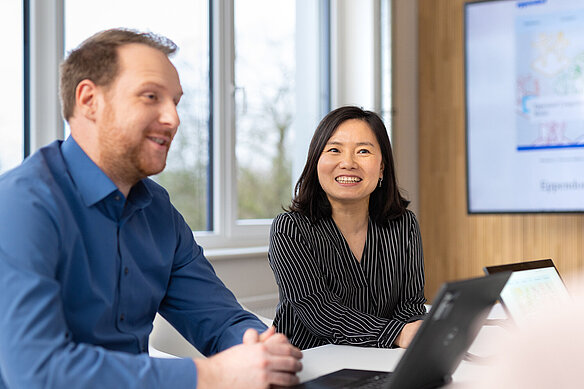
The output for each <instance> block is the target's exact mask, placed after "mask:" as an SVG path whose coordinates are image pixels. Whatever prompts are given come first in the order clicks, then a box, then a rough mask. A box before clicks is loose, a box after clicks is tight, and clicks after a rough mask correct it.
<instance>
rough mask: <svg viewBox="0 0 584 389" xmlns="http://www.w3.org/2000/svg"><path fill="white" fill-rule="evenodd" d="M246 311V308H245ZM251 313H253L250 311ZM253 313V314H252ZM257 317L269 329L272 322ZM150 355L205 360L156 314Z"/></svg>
mask: <svg viewBox="0 0 584 389" xmlns="http://www.w3.org/2000/svg"><path fill="white" fill-rule="evenodd" d="M244 309H245V307H244ZM250 312H251V311H250ZM252 313H253V312H252ZM256 316H257V317H258V318H259V319H260V320H261V321H262V322H263V323H264V324H265V325H267V326H268V327H269V326H271V325H272V320H271V319H268V318H267V317H263V316H260V315H257V314H256ZM148 343H149V349H150V355H151V356H153V357H161V358H175V357H179V358H204V355H203V354H201V353H200V352H199V350H197V349H196V348H195V346H193V345H192V344H190V343H189V342H188V341H187V340H186V339H185V338H184V337H183V336H182V335H181V334H180V333H179V332H178V331H177V330H176V329H175V328H174V327H173V326H172V325H171V324H170V323H169V322H168V321H166V319H164V318H163V317H162V316H160V315H159V314H156V317H155V318H154V323H153V329H152V332H151V333H150V338H149V342H148Z"/></svg>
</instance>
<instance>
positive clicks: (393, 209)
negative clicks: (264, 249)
mask: <svg viewBox="0 0 584 389" xmlns="http://www.w3.org/2000/svg"><path fill="white" fill-rule="evenodd" d="M408 203H409V202H408V201H407V200H405V199H404V198H403V197H402V196H401V195H400V192H399V189H398V187H397V182H396V179H395V172H394V164H393V156H392V152H391V145H390V142H389V138H388V136H387V131H386V129H385V126H384V125H383V122H382V121H381V119H380V118H379V116H378V115H377V114H375V113H373V112H370V111H363V110H362V109H360V108H357V107H342V108H338V109H336V110H334V111H332V112H330V113H329V114H328V115H327V116H326V117H325V118H324V119H323V120H322V121H321V122H320V124H319V125H318V128H317V129H316V132H315V133H314V136H313V138H312V141H311V143H310V148H309V151H308V157H307V161H306V165H305V167H304V171H303V172H302V174H301V176H300V178H299V180H298V183H297V184H296V188H295V196H294V198H293V200H292V204H291V206H290V209H289V211H288V212H286V213H282V214H280V215H279V216H277V217H276V218H275V219H274V222H273V224H272V229H271V233H270V249H269V254H268V256H269V261H270V266H271V267H272V270H273V271H274V275H275V278H276V282H277V283H278V287H279V291H280V303H279V304H278V308H277V310H276V316H275V319H274V325H275V326H276V329H277V331H278V332H282V333H284V334H285V335H286V336H287V337H288V338H289V339H290V341H291V342H292V344H294V345H295V346H297V347H299V348H301V349H306V348H311V347H315V346H319V345H323V344H328V343H334V344H351V345H359V346H372V347H392V346H398V347H407V346H408V344H409V343H410V341H411V339H412V338H413V336H414V334H415V332H416V330H417V329H418V327H419V325H420V321H419V320H418V319H420V318H421V317H423V315H424V314H425V312H426V311H425V308H424V302H425V301H426V300H425V298H424V266H423V256H422V243H421V239H420V231H419V227H418V223H417V221H416V218H415V216H414V214H413V213H412V212H411V211H409V210H407V209H406V207H407V205H408Z"/></svg>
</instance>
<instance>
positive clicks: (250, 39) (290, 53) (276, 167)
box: [234, 0, 296, 220]
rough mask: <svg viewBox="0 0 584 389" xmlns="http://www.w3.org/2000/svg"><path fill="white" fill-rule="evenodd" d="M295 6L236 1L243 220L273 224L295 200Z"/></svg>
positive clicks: (291, 1)
mask: <svg viewBox="0 0 584 389" xmlns="http://www.w3.org/2000/svg"><path fill="white" fill-rule="evenodd" d="M295 6H296V2H295V1H294V0H286V1H273V0H236V1H235V15H234V16H235V92H236V100H235V129H236V130H235V132H236V148H235V155H236V163H237V216H238V219H239V220H241V219H271V218H273V217H274V216H276V215H277V214H278V213H280V212H281V211H282V206H287V205H288V204H289V203H290V200H291V194H292V177H291V174H292V169H291V161H290V157H291V153H290V142H291V138H292V134H291V130H292V122H293V120H294V118H295V116H296V107H295V48H296V45H295V32H296V31H295V30H296V20H295V14H296V9H295V8H296V7H295ZM266 32H268V33H266Z"/></svg>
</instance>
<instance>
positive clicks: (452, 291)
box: [389, 272, 511, 389]
mask: <svg viewBox="0 0 584 389" xmlns="http://www.w3.org/2000/svg"><path fill="white" fill-rule="evenodd" d="M510 275H511V273H508V272H501V273H497V274H494V275H489V276H486V277H480V278H473V279H468V280H462V281H455V282H448V283H445V284H443V285H442V287H441V288H440V290H439V291H438V294H437V296H436V298H435V299H434V302H433V304H432V308H431V309H430V312H429V313H428V315H427V317H426V318H425V319H424V322H423V324H422V325H421V326H420V329H419V330H418V333H417V334H416V336H415V337H414V339H413V340H412V343H411V344H410V346H409V347H408V349H407V350H406V352H405V353H404V355H403V357H402V358H401V359H400V361H399V363H398V365H397V366H396V368H395V370H394V372H393V377H392V379H391V384H390V386H389V387H390V388H403V389H407V388H416V389H418V388H426V387H428V388H431V387H436V386H439V385H443V384H445V383H447V382H449V381H450V380H451V377H452V374H453V373H454V371H455V370H456V368H457V367H458V365H459V364H460V362H461V360H462V359H463V357H464V354H465V352H466V351H467V350H468V348H469V347H470V346H471V344H472V343H473V341H474V339H475V338H476V336H477V334H478V332H479V330H480V328H481V326H482V325H483V323H484V321H485V319H486V317H487V315H488V314H489V311H490V308H491V307H492V306H493V304H495V302H496V301H497V299H498V298H499V293H500V292H501V290H502V289H503V287H504V286H505V283H506V282H507V280H508V278H509V276H510Z"/></svg>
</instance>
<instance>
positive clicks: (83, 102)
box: [75, 79, 99, 120]
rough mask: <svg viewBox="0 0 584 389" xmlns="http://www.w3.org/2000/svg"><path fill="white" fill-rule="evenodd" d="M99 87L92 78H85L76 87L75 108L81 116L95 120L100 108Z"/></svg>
mask: <svg viewBox="0 0 584 389" xmlns="http://www.w3.org/2000/svg"><path fill="white" fill-rule="evenodd" d="M98 94H99V88H98V87H97V85H95V83H94V82H93V81H91V80H88V79H85V80H82V81H81V82H80V83H79V84H77V88H76V89H75V105H76V107H75V109H76V110H78V112H79V114H80V115H81V116H85V117H86V118H87V119H89V120H95V118H96V113H97V108H98Z"/></svg>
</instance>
